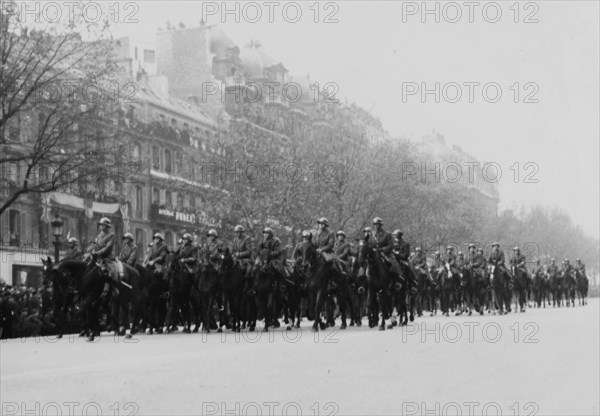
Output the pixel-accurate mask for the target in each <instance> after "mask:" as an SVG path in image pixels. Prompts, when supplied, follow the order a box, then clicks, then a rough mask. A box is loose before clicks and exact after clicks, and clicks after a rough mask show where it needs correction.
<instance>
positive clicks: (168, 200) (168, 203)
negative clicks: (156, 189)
mask: <svg viewBox="0 0 600 416" xmlns="http://www.w3.org/2000/svg"><path fill="white" fill-rule="evenodd" d="M165 199H166V201H165V205H166V207H167V208H169V209H171V208H172V206H173V194H172V193H171V191H167V192H165Z"/></svg>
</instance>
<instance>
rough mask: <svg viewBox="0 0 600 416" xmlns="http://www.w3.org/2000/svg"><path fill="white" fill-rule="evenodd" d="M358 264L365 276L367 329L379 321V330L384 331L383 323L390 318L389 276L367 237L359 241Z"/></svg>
mask: <svg viewBox="0 0 600 416" xmlns="http://www.w3.org/2000/svg"><path fill="white" fill-rule="evenodd" d="M358 262H359V263H360V264H361V266H363V267H364V269H365V271H366V274H367V287H368V292H367V306H368V308H369V327H370V328H373V327H375V326H376V325H377V322H378V321H379V317H378V313H381V323H380V324H379V330H380V331H384V330H385V328H386V326H385V321H386V319H388V318H389V316H390V311H391V300H390V295H389V289H390V281H391V276H390V272H389V271H388V269H387V267H386V266H385V264H384V263H383V260H382V259H381V256H380V255H379V252H378V251H377V250H376V248H375V247H374V246H373V245H371V244H370V242H369V237H368V236H367V237H365V238H364V239H362V240H360V241H359V247H358Z"/></svg>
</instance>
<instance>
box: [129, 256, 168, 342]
mask: <svg viewBox="0 0 600 416" xmlns="http://www.w3.org/2000/svg"><path fill="white" fill-rule="evenodd" d="M136 270H137V271H138V273H139V274H140V276H142V279H143V280H144V286H145V288H144V290H145V295H144V296H143V299H144V302H143V310H144V314H143V319H142V320H143V323H142V328H144V329H145V328H147V330H148V335H152V334H154V331H155V330H156V332H157V333H159V334H162V333H163V325H164V323H165V317H166V315H167V297H168V296H169V293H168V290H169V286H168V282H167V279H166V278H165V276H164V275H163V273H162V272H160V273H156V272H155V270H154V269H153V268H151V267H149V266H147V265H142V264H137V265H136Z"/></svg>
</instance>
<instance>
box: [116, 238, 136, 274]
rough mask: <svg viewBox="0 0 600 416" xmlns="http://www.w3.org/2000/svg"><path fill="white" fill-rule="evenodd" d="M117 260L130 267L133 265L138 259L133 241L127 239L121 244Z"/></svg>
mask: <svg viewBox="0 0 600 416" xmlns="http://www.w3.org/2000/svg"><path fill="white" fill-rule="evenodd" d="M119 260H121V261H122V262H123V263H125V264H128V265H130V266H131V267H135V264H136V263H137V260H138V250H137V246H136V245H135V244H134V243H133V241H131V240H129V241H128V242H127V244H125V245H124V246H123V248H122V249H121V252H120V253H119Z"/></svg>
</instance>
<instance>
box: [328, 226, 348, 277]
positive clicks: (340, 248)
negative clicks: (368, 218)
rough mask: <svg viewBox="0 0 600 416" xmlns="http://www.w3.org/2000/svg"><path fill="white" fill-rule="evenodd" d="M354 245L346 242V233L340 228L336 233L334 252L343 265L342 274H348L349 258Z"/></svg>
mask: <svg viewBox="0 0 600 416" xmlns="http://www.w3.org/2000/svg"><path fill="white" fill-rule="evenodd" d="M351 249H352V247H351V246H350V243H347V242H346V233H345V232H343V231H342V230H339V231H338V232H337V233H336V241H335V243H334V245H333V252H334V253H335V256H336V258H337V260H338V261H339V263H340V265H341V274H342V275H344V276H346V275H347V272H346V270H348V263H347V262H348V260H350V252H351Z"/></svg>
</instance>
